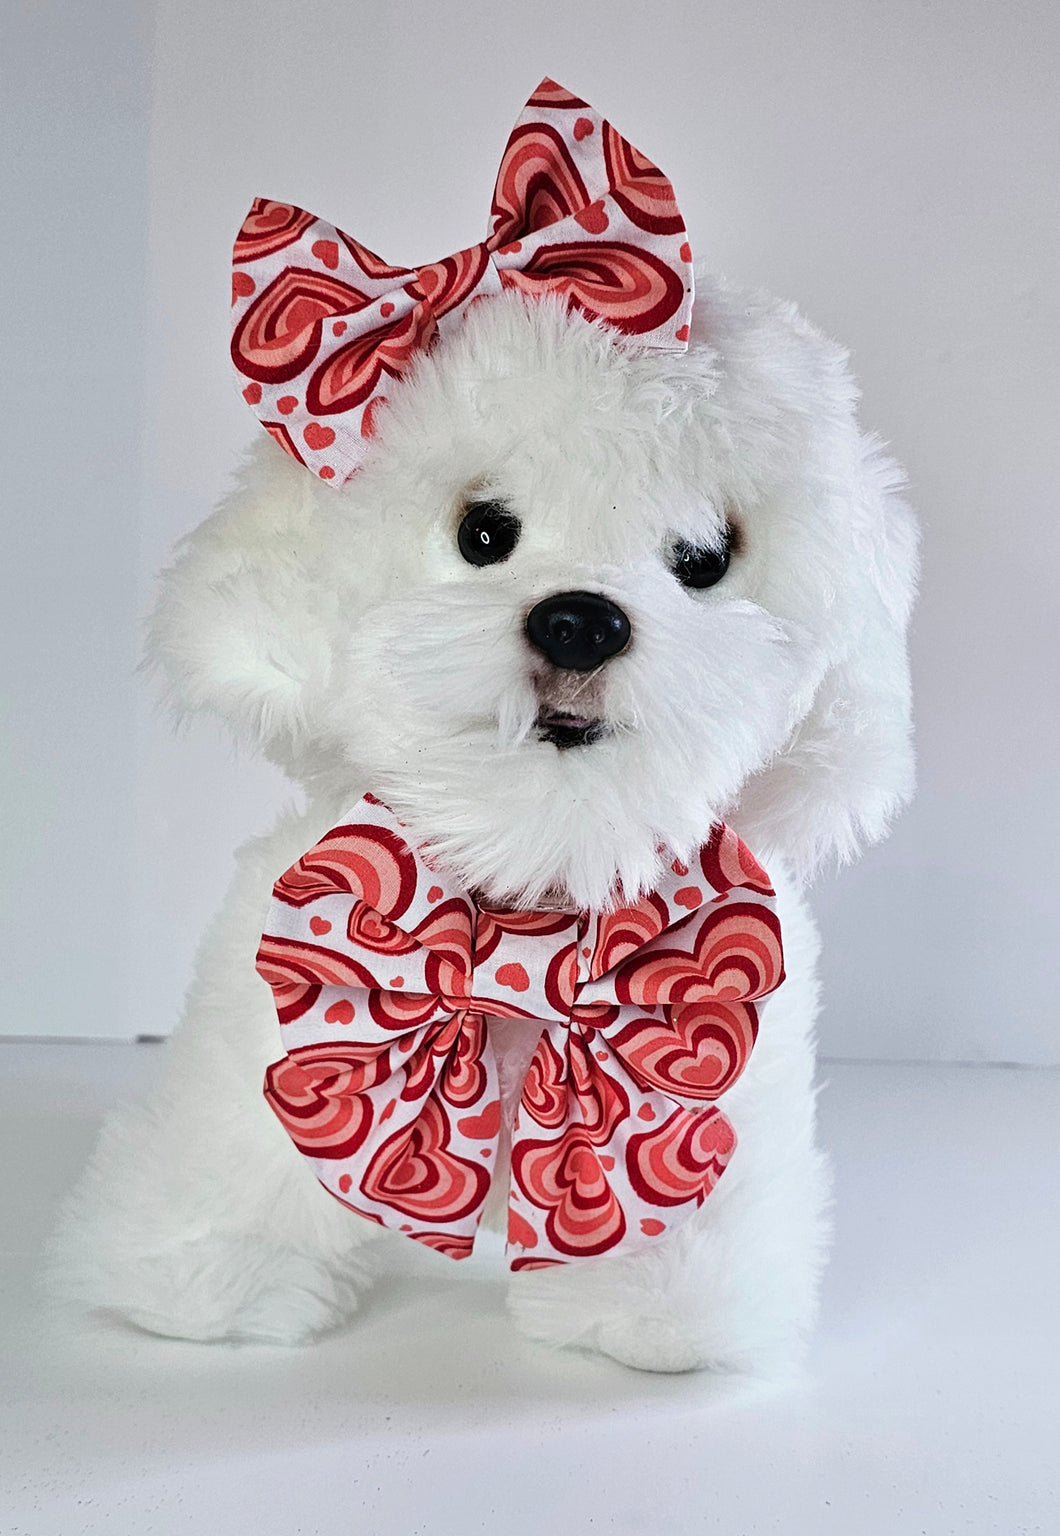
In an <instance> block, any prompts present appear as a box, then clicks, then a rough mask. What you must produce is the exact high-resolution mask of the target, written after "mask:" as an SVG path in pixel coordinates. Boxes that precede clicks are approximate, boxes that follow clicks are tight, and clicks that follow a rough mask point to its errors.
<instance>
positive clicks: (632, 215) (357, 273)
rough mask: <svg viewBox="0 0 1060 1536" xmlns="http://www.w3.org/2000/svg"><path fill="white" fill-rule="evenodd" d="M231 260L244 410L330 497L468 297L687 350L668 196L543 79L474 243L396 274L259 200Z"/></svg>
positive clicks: (584, 111) (687, 300)
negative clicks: (545, 305) (539, 303)
mask: <svg viewBox="0 0 1060 1536" xmlns="http://www.w3.org/2000/svg"><path fill="white" fill-rule="evenodd" d="M233 262H234V269H233V275H232V305H233V309H232V320H233V331H232V360H233V362H234V363H235V366H236V369H237V371H238V372H239V374H240V376H241V382H242V383H243V385H244V387H243V395H244V398H245V399H246V400H247V402H248V403H249V404H250V406H251V407H252V408H253V409H254V411H255V412H256V413H257V415H258V416H259V418H260V419H261V423H262V425H263V426H264V427H265V430H266V431H267V432H269V433H271V435H272V436H273V437H274V438H275V439H276V441H277V442H278V443H280V444H281V445H282V447H284V448H285V449H286V450H287V452H288V453H289V454H291V455H292V456H293V457H294V458H296V459H297V460H298V461H299V463H301V464H305V465H306V466H307V467H308V468H310V469H312V470H313V471H314V472H315V473H316V474H318V475H319V476H320V477H321V479H323V480H327V481H330V482H332V483H333V484H335V485H340V484H342V482H343V481H345V480H347V479H348V478H349V476H350V475H351V474H352V473H353V472H354V471H355V470H356V469H357V467H358V465H359V464H360V462H361V460H362V459H363V458H364V455H365V453H366V452H367V447H368V442H367V440H368V439H369V438H370V437H371V435H372V432H373V415H374V412H375V411H376V409H377V408H378V407H379V406H381V405H383V404H384V403H385V400H386V389H387V387H388V386H387V380H388V379H398V378H400V377H401V376H402V374H403V373H404V372H405V370H406V369H407V368H408V366H409V364H410V362H411V361H412V359H413V358H414V357H415V355H416V354H417V352H418V351H421V350H422V349H423V348H425V347H428V346H429V345H430V344H431V343H432V342H433V341H434V339H435V337H436V336H437V335H438V334H439V333H440V332H441V331H443V330H444V329H445V328H446V327H447V326H451V325H454V324H455V323H456V322H457V321H458V320H459V319H460V318H461V317H462V316H463V314H464V313H465V311H466V310H467V308H468V306H469V305H470V304H472V303H474V302H475V300H476V299H479V298H484V297H487V296H488V295H490V294H496V293H500V292H502V291H503V290H504V289H506V288H517V289H520V290H521V291H522V292H523V293H526V294H535V295H540V294H543V293H555V294H559V295H561V296H562V297H563V298H564V299H565V300H566V302H567V304H568V305H569V306H570V307H571V308H574V309H578V310H580V311H581V312H582V313H583V314H585V315H587V316H589V317H590V318H595V319H600V320H604V321H606V322H607V323H608V324H609V325H612V326H614V327H615V328H616V329H617V330H619V331H622V332H625V333H626V334H628V335H631V336H635V337H638V338H639V339H640V340H641V341H642V342H644V343H645V344H646V345H648V346H651V347H657V348H662V349H665V350H667V351H682V350H683V349H684V348H685V346H686V345H687V342H688V328H689V322H690V319H691V314H692V266H691V262H692V252H691V250H690V248H689V245H688V236H687V233H686V231H685V224H684V220H683V219H682V217H681V213H680V211H679V209H678V207H677V203H676V201H675V200H674V191H673V187H672V186H671V185H670V182H669V181H668V180H667V178H666V177H665V176H664V175H663V173H662V172H661V171H660V170H659V169H658V168H657V167H656V166H654V165H653V164H652V163H651V161H650V160H648V159H646V158H645V157H644V155H642V154H641V153H640V151H639V150H637V149H634V147H633V145H632V144H630V143H628V142H627V140H625V139H624V138H622V136H621V135H620V134H618V133H616V132H615V130H614V128H612V126H611V124H610V123H608V122H605V121H604V119H603V118H602V117H601V116H600V114H599V113H598V112H595V111H594V110H593V108H592V107H590V106H589V105H588V103H587V102H584V101H582V100H581V99H580V97H577V96H572V95H571V94H570V92H569V91H565V90H564V89H563V87H562V86H559V85H557V84H556V83H555V81H554V80H547V79H546V80H542V82H541V84H540V85H539V86H538V88H537V90H536V91H535V92H534V94H533V95H532V96H531V98H530V100H529V102H528V103H527V105H526V109H525V111H524V112H523V114H522V116H521V117H520V118H519V121H518V122H517V123H516V125H515V128H514V129H513V131H512V135H511V137H510V138H509V140H508V146H507V148H506V149H505V151H504V158H503V160H502V161H501V168H500V172H499V174H498V177H497V186H496V190H495V191H494V194H493V210H492V219H491V228H490V233H489V236H488V238H487V239H486V240H485V241H483V242H482V244H481V245H473V246H470V247H469V248H468V249H467V250H465V251H458V252H457V253H456V255H455V256H447V257H445V258H444V259H443V260H442V261H435V262H431V263H430V264H429V265H427V266H423V267H416V268H412V267H392V266H389V265H388V264H387V263H386V262H384V261H381V260H380V258H379V257H378V256H374V255H373V254H372V252H371V251H369V250H366V249H365V247H364V246H363V245H361V244H359V242H358V241H356V240H355V239H354V238H353V237H352V236H351V235H347V234H344V233H343V231H342V230H341V229H336V228H335V227H334V225H332V224H328V223H325V221H324V220H323V219H318V218H317V217H316V216H315V215H314V214H312V213H307V212H306V211H305V209H304V208H296V207H295V206H294V205H293V204H292V203H278V202H271V201H269V200H268V199H267V198H261V197H259V198H258V199H257V200H256V201H255V202H254V205H253V207H252V208H251V210H250V212H249V214H248V215H247V217H246V219H245V220H244V222H243V226H242V228H241V229H240V231H239V235H238V236H237V238H236V243H235V249H234V251H233Z"/></svg>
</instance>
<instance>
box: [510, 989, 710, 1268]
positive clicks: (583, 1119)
mask: <svg viewBox="0 0 1060 1536" xmlns="http://www.w3.org/2000/svg"><path fill="white" fill-rule="evenodd" d="M637 1011H638V1010H635V1009H632V1008H613V1009H610V1010H607V1012H608V1013H609V1014H610V1015H611V1020H610V1022H609V1024H608V1025H605V1026H604V1027H601V1022H602V1021H601V1019H600V1015H599V1010H594V1013H595V1016H596V1021H595V1022H594V1023H593V1024H589V1023H588V1022H586V1021H581V1020H579V1019H578V1018H577V1017H574V1018H573V1019H572V1020H571V1023H570V1025H569V1026H566V1025H562V1024H560V1025H550V1026H549V1028H548V1029H546V1031H545V1032H544V1034H543V1035H542V1036H541V1039H540V1040H539V1042H538V1047H537V1050H536V1052H535V1054H534V1058H533V1060H532V1062H531V1064H530V1068H529V1071H528V1072H527V1076H526V1080H525V1082H524V1086H523V1093H522V1098H521V1100H520V1104H519V1112H518V1115H517V1118H516V1122H515V1127H514V1130H513V1134H512V1175H511V1198H510V1205H509V1220H508V1253H509V1262H510V1264H511V1268H512V1269H513V1270H520V1269H537V1268H542V1267H545V1266H547V1265H551V1264H562V1263H565V1262H567V1261H569V1260H570V1259H574V1258H590V1257H599V1256H601V1255H604V1254H606V1253H609V1252H611V1251H612V1250H613V1249H615V1248H617V1247H618V1246H619V1244H621V1245H622V1246H623V1247H624V1248H629V1247H631V1246H644V1245H647V1244H649V1243H650V1242H652V1241H653V1240H655V1239H657V1238H659V1237H661V1236H663V1235H664V1233H666V1232H668V1231H671V1230H673V1229H674V1228H675V1227H676V1226H678V1225H680V1223H681V1222H682V1221H683V1220H684V1219H685V1218H686V1217H687V1216H688V1215H690V1214H691V1212H692V1211H694V1210H695V1209H697V1208H698V1206H700V1205H701V1204H702V1203H703V1201H704V1200H705V1199H706V1197H707V1195H708V1194H710V1192H711V1190H712V1189H713V1188H714V1186H715V1185H716V1184H717V1182H718V1180H719V1179H720V1178H721V1175H722V1173H723V1172H724V1171H725V1167H726V1165H727V1164H728V1161H729V1159H730V1157H731V1156H732V1153H733V1150H734V1149H735V1146H736V1135H735V1132H734V1130H733V1127H732V1124H731V1122H730V1121H729V1119H728V1117H727V1116H726V1115H724V1114H723V1113H722V1112H721V1110H719V1109H718V1108H717V1107H716V1106H715V1105H712V1104H711V1105H698V1104H696V1105H693V1106H692V1107H688V1106H687V1105H686V1104H683V1103H681V1102H680V1101H679V1098H678V1096H677V1094H675V1093H674V1092H672V1091H667V1090H666V1089H665V1088H663V1087H659V1086H653V1085H651V1084H650V1083H648V1082H646V1081H645V1080H644V1079H643V1078H640V1077H638V1076H635V1075H634V1074H633V1072H631V1071H630V1070H629V1068H628V1066H627V1065H626V1063H625V1061H624V1060H623V1055H622V1053H621V1050H620V1049H616V1048H615V1045H614V1041H613V1039H612V1038H611V1037H612V1035H613V1034H615V1033H617V1032H619V1031H621V1030H622V1028H623V1026H626V1027H627V1028H628V1018H627V1016H628V1015H630V1014H632V1013H634V1012H637ZM641 1022H642V1023H650V1021H648V1020H642V1021H641Z"/></svg>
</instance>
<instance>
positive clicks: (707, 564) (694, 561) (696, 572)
mask: <svg viewBox="0 0 1060 1536" xmlns="http://www.w3.org/2000/svg"><path fill="white" fill-rule="evenodd" d="M731 553H732V544H731V538H730V534H729V530H728V529H726V530H725V538H724V542H723V543H721V544H719V545H718V546H717V548H715V549H708V548H706V547H705V546H704V547H700V546H699V545H696V544H690V543H689V542H688V540H687V539H679V540H678V542H677V543H676V544H675V545H674V546H673V548H672V550H671V551H670V569H671V571H673V573H674V575H675V576H676V577H677V579H678V581H679V582H680V583H681V585H682V586H683V587H692V588H694V589H695V590H696V591H697V592H698V591H701V590H702V589H703V588H704V587H713V586H714V585H715V584H716V583H717V582H719V581H720V580H721V578H722V577H723V576H724V575H725V572H726V571H727V570H728V569H729V556H730V554H731Z"/></svg>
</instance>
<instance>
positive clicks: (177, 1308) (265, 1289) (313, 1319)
mask: <svg viewBox="0 0 1060 1536" xmlns="http://www.w3.org/2000/svg"><path fill="white" fill-rule="evenodd" d="M369 1279H370V1276H369V1272H368V1268H367V1266H366V1264H365V1261H364V1258H363V1256H362V1255H360V1254H358V1253H356V1252H355V1253H349V1254H346V1255H345V1256H344V1257H343V1258H342V1259H341V1260H339V1259H334V1260H332V1261H331V1263H329V1264H324V1263H323V1262H322V1260H321V1259H320V1258H318V1257H315V1256H311V1255H309V1254H306V1253H304V1252H302V1251H300V1250H299V1249H297V1248H294V1247H292V1246H289V1245H282V1244H278V1243H274V1242H270V1241H267V1240H264V1239H259V1238H253V1237H218V1236H216V1235H214V1236H208V1237H203V1238H199V1239H197V1240H190V1241H187V1242H183V1243H180V1244H179V1245H176V1246H174V1247H172V1248H169V1249H167V1250H166V1251H165V1252H162V1253H155V1254H151V1255H145V1256H143V1257H139V1258H137V1260H136V1261H135V1263H133V1264H130V1265H129V1266H128V1267H127V1268H126V1269H125V1270H124V1271H123V1273H122V1274H120V1275H115V1274H111V1275H109V1276H108V1277H107V1281H106V1284H105V1285H101V1286H99V1287H95V1288H93V1289H94V1290H95V1294H94V1295H93V1294H91V1293H89V1294H85V1293H84V1292H82V1294H81V1295H80V1296H78V1297H76V1298H73V1299H77V1300H80V1301H82V1302H88V1304H89V1305H93V1306H96V1307H101V1309H102V1310H104V1311H106V1313H107V1314H108V1315H110V1316H115V1317H119V1318H122V1319H123V1320H124V1321H126V1322H129V1323H132V1324H134V1325H135V1326H136V1327H138V1328H143V1329H146V1330H147V1331H148V1332H149V1333H158V1334H163V1335H165V1336H166V1337H168V1338H177V1339H197V1340H203V1341H205V1340H212V1339H232V1340H244V1341H258V1342H264V1343H270V1344H304V1343H306V1342H307V1341H308V1340H310V1339H313V1338H317V1337H318V1336H319V1335H321V1334H324V1333H329V1332H331V1331H333V1330H334V1329H336V1328H338V1327H340V1326H341V1325H342V1324H343V1323H345V1322H346V1321H347V1320H348V1319H349V1318H350V1317H351V1316H352V1315H353V1313H354V1312H355V1311H356V1309H357V1304H358V1298H359V1294H360V1292H361V1291H363V1290H364V1289H365V1288H366V1287H367V1285H368V1284H369ZM60 1289H62V1287H60Z"/></svg>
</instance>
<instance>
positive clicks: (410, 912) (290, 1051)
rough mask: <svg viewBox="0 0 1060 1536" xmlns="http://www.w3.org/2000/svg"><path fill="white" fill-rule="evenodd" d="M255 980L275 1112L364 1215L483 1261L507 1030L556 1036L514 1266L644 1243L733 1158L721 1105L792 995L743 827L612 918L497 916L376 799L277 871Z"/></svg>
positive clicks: (702, 1194)
mask: <svg viewBox="0 0 1060 1536" xmlns="http://www.w3.org/2000/svg"><path fill="white" fill-rule="evenodd" d="M258 970H259V972H260V974H261V975H262V976H263V977H264V979H265V980H266V981H267V982H268V983H269V985H270V986H271V987H272V991H273V996H274V999H275V1003H276V1009H277V1012H278V1015H279V1020H280V1024H281V1027H282V1033H283V1040H284V1046H285V1050H286V1054H285V1055H284V1056H282V1057H281V1058H280V1059H279V1060H278V1061H276V1062H274V1063H273V1065H272V1066H270V1067H269V1069H268V1071H267V1074H266V1079H265V1097H266V1099H267V1100H268V1102H269V1104H270V1106H271V1107H272V1109H273V1111H274V1112H275V1114H276V1115H277V1116H278V1117H279V1119H280V1122H281V1124H282V1125H283V1126H284V1128H285V1129H286V1131H287V1132H288V1134H289V1135H290V1137H291V1138H292V1140H293V1141H294V1144H295V1146H296V1147H297V1148H298V1149H299V1151H300V1152H302V1153H303V1154H304V1155H305V1156H306V1157H307V1158H308V1160H309V1162H310V1164H311V1166H312V1168H313V1171H314V1173H315V1174H316V1176H317V1178H318V1179H319V1180H320V1182H321V1183H322V1184H323V1185H324V1187H325V1188H326V1189H328V1190H329V1191H330V1192H331V1193H332V1194H333V1195H334V1196H335V1197H336V1198H337V1199H338V1200H340V1201H342V1202H343V1203H344V1204H346V1205H348V1206H349V1207H350V1208H351V1210H354V1211H356V1212H357V1214H358V1215H361V1216H365V1217H367V1218H368V1220H370V1221H374V1222H377V1223H379V1224H380V1225H381V1226H385V1227H389V1228H392V1229H394V1230H396V1231H400V1232H404V1233H406V1234H407V1235H408V1236H409V1237H413V1238H415V1239H417V1240H418V1241H419V1242H421V1243H425V1244H426V1245H427V1246H428V1247H431V1248H434V1249H437V1250H439V1251H440V1252H442V1253H445V1254H448V1255H449V1257H450V1258H454V1259H461V1258H464V1257H466V1256H467V1255H468V1254H469V1253H470V1252H471V1248H472V1243H473V1241H474V1235H475V1231H476V1228H477V1226H478V1222H479V1218H480V1217H481V1215H482V1208H483V1205H484V1203H485V1200H486V1194H487V1192H488V1190H489V1187H490V1182H491V1179H492V1175H493V1168H494V1165H495V1164H496V1162H497V1157H498V1147H499V1137H500V1132H501V1118H502V1106H501V1098H500V1090H499V1086H498V1074H497V1064H496V1061H495V1058H494V1054H493V1049H492V1046H491V1044H490V1039H489V1029H488V1023H487V1021H488V1020H489V1019H508V1020H520V1019H522V1020H526V1021H527V1027H528V1028H535V1029H540V1034H539V1036H538V1039H537V1045H536V1049H535V1052H534V1055H533V1058H532V1060H531V1062H530V1066H529V1068H528V1070H527V1072H526V1076H525V1079H524V1081H523V1085H522V1092H521V1096H520V1099H519V1105H518V1110H517V1113H516V1116H515V1123H514V1126H513V1127H512V1134H511V1175H510V1186H509V1210H508V1252H509V1256H510V1262H511V1267H512V1268H513V1269H527V1268H537V1267H541V1266H543V1265H547V1264H557V1263H565V1262H567V1261H569V1260H571V1259H576V1258H582V1257H591V1256H594V1255H599V1254H604V1253H611V1252H613V1251H615V1250H617V1249H620V1248H630V1247H634V1246H638V1245H650V1244H651V1243H652V1242H654V1241H656V1240H658V1239H659V1238H660V1237H661V1236H662V1235H663V1234H664V1233H666V1232H668V1231H671V1230H672V1229H673V1228H674V1227H675V1226H677V1225H678V1224H679V1223H680V1222H681V1221H682V1220H683V1219H684V1218H685V1217H686V1216H687V1215H688V1214H689V1213H691V1212H692V1211H694V1210H695V1209H696V1208H697V1207H698V1206H699V1205H701V1204H702V1202H703V1201H704V1200H705V1199H706V1197H707V1195H709V1193H710V1191H711V1190H712V1189H713V1188H714V1185H715V1184H716V1183H717V1181H718V1179H719V1178H720V1177H721V1175H722V1173H723V1171H724V1169H725V1166H726V1164H727V1163H728V1161H729V1159H730V1157H731V1155H732V1152H733V1149H734V1147H735V1145H736V1136H735V1133H734V1131H733V1127H732V1125H731V1124H730V1122H729V1120H728V1119H727V1117H726V1116H725V1115H724V1114H723V1113H722V1111H721V1110H720V1109H719V1108H718V1107H717V1106H716V1105H715V1104H714V1103H713V1100H715V1099H717V1098H718V1097H719V1096H720V1095H721V1094H723V1093H724V1092H725V1090H726V1089H727V1088H729V1087H731V1085H732V1083H733V1082H734V1081H735V1079H736V1078H737V1077H738V1076H739V1074H740V1072H741V1071H742V1070H743V1068H744V1065H745V1064H746V1062H747V1059H748V1056H749V1054H750V1051H751V1048H752V1046H753V1044H754V1041H755V1036H756V1033H757V1029H758V1014H757V1010H756V1007H755V1003H756V1000H758V999H759V998H762V997H764V996H766V995H767V994H768V993H769V992H772V991H773V990H774V989H775V988H776V987H778V986H779V985H780V983H781V981H782V980H783V976H784V972H783V954H782V950H781V942H780V927H779V923H778V921H777V916H776V912H775V907H774V898H773V891H772V889H771V887H770V884H769V880H768V878H767V876H766V874H765V872H764V870H762V869H761V867H760V866H759V865H758V864H757V863H756V862H755V860H754V859H753V858H752V856H751V854H750V853H749V852H748V851H747V849H746V848H745V847H744V845H743V843H741V841H740V840H739V838H738V837H737V836H736V834H735V833H734V832H732V831H731V830H730V829H729V828H728V827H725V826H721V825H719V826H716V827H715V828H714V830H713V833H712V835H711V837H710V839H709V841H708V842H707V843H706V844H705V845H704V846H703V847H702V848H701V849H700V851H699V853H698V854H697V856H696V859H695V862H694V864H693V866H692V867H688V866H686V865H684V864H682V863H680V862H679V861H677V860H675V861H674V862H673V863H672V865H671V866H670V868H669V870H668V871H667V874H666V876H665V878H664V879H663V880H662V881H661V882H660V884H659V886H658V888H657V889H656V890H654V891H653V892H652V893H651V894H650V895H648V896H645V897H644V898H643V899H641V900H640V901H638V902H636V903H635V904H634V905H632V906H628V907H620V908H619V909H618V910H617V911H613V912H608V913H599V914H591V913H588V912H582V913H577V912H509V911H498V910H495V909H490V908H486V907H480V906H479V905H478V904H477V903H476V902H475V900H474V899H473V898H472V896H471V895H470V894H469V893H468V892H467V891H466V890H464V889H463V888H462V887H461V886H460V885H459V884H458V883H456V882H455V881H454V880H453V879H452V878H451V877H450V876H448V875H447V874H446V873H445V872H444V871H443V870H440V869H436V868H434V867H432V866H430V865H428V864H427V863H426V861H425V860H424V858H423V857H422V855H421V854H420V853H419V852H417V850H416V849H415V848H413V847H412V846H410V844H409V843H408V842H407V841H406V839H405V836H404V829H403V827H402V825H401V823H400V822H399V821H398V820H397V818H396V817H395V816H394V814H393V812H392V811H390V810H389V809H388V807H386V806H385V805H383V804H382V803H381V802H380V801H378V800H376V799H374V797H372V796H370V795H368V796H365V798H364V800H362V801H361V803H360V804H359V805H358V806H356V807H355V809H354V811H353V812H351V814H350V818H349V820H348V821H347V822H345V823H343V824H342V825H340V826H337V827H334V828H333V829H332V830H331V831H330V832H328V833H327V834H326V835H325V836H324V837H323V838H322V839H321V840H320V842H319V843H317V844H316V846H315V847H314V848H311V849H310V850H309V852H308V853H306V854H303V856H302V857H301V858H300V859H299V860H298V862H297V863H296V864H294V865H292V867H291V868H290V869H289V870H287V872H286V873H285V874H283V875H281V877H280V879H279V880H278V881H277V882H276V886H275V888H274V899H273V903H272V907H271V909H270V913H269V917H268V926H267V928H266V931H265V933H264V934H263V936H262V940H261V948H260V950H259V952H258Z"/></svg>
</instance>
